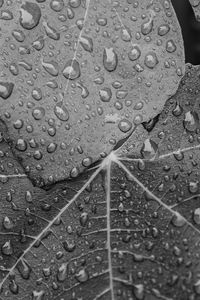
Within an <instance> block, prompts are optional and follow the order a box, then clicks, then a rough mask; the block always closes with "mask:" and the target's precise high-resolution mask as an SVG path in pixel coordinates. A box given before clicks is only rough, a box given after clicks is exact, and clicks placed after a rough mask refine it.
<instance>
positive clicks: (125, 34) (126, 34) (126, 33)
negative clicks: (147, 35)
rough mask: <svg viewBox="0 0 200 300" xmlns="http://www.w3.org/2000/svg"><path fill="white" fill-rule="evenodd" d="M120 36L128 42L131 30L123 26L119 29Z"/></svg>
mask: <svg viewBox="0 0 200 300" xmlns="http://www.w3.org/2000/svg"><path fill="white" fill-rule="evenodd" d="M121 38H122V40H123V41H124V42H130V41H131V31H130V29H129V28H125V27H123V28H122V30H121Z"/></svg>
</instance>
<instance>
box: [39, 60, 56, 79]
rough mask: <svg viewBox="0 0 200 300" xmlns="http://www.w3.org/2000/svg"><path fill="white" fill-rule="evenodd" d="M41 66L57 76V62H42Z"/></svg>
mask: <svg viewBox="0 0 200 300" xmlns="http://www.w3.org/2000/svg"><path fill="white" fill-rule="evenodd" d="M42 66H43V68H44V69H45V70H46V71H47V72H48V73H49V74H50V75H52V76H57V75H58V72H59V67H58V63H57V62H55V61H49V62H44V61H43V62H42Z"/></svg>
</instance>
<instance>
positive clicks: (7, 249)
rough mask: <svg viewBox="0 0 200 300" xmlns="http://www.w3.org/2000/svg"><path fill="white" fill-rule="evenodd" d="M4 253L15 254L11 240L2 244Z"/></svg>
mask: <svg viewBox="0 0 200 300" xmlns="http://www.w3.org/2000/svg"><path fill="white" fill-rule="evenodd" d="M1 250H2V253H3V254H4V255H7V256H10V255H12V254H13V247H12V245H11V241H10V240H9V241H7V242H5V244H3V245H2V247H1Z"/></svg>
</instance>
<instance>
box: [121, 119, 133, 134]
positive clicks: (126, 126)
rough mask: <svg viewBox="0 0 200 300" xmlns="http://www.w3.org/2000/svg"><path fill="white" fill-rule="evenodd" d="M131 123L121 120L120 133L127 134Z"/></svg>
mask: <svg viewBox="0 0 200 300" xmlns="http://www.w3.org/2000/svg"><path fill="white" fill-rule="evenodd" d="M132 126H133V125H132V123H131V122H130V121H128V120H126V119H123V120H121V121H120V122H119V125H118V127H119V129H120V130H121V131H122V132H128V131H129V130H131V129H132Z"/></svg>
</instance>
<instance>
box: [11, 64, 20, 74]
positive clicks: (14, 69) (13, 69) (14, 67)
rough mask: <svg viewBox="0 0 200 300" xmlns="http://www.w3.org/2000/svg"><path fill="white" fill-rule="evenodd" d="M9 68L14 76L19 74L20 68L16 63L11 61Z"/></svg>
mask: <svg viewBox="0 0 200 300" xmlns="http://www.w3.org/2000/svg"><path fill="white" fill-rule="evenodd" d="M9 70H10V72H11V74H12V75H14V76H17V75H18V74H19V68H18V66H17V64H16V63H11V64H10V66H9Z"/></svg>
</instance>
